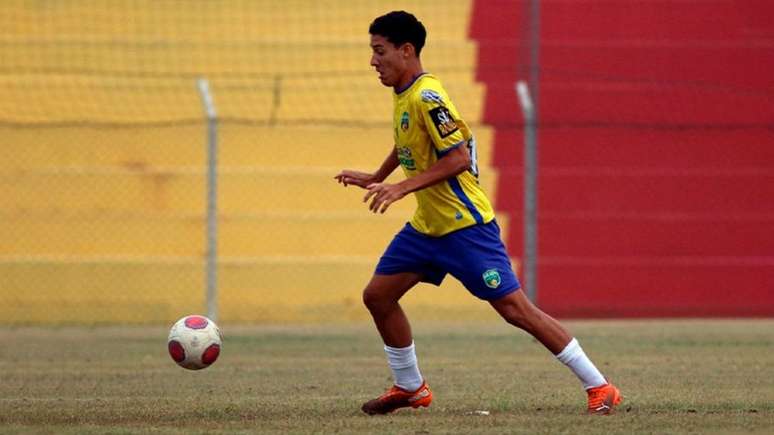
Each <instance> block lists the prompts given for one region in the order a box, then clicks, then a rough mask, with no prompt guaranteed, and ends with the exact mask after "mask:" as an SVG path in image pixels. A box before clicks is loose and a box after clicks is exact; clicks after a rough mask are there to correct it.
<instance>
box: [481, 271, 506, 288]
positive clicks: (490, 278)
mask: <svg viewBox="0 0 774 435" xmlns="http://www.w3.org/2000/svg"><path fill="white" fill-rule="evenodd" d="M481 277H482V278H484V283H485V284H486V286H487V287H489V288H497V287H499V286H500V283H501V282H502V280H501V279H500V274H499V273H497V269H489V270H487V271H486V272H484V273H483V274H482V275H481Z"/></svg>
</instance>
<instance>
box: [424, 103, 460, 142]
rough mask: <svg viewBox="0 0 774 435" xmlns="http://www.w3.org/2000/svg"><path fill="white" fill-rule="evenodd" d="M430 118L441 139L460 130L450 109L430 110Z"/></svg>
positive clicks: (438, 108)
mask: <svg viewBox="0 0 774 435" xmlns="http://www.w3.org/2000/svg"><path fill="white" fill-rule="evenodd" d="M430 118H431V119H432V120H433V124H435V128H436V130H438V134H439V135H440V136H441V139H443V138H445V137H446V136H448V135H450V134H452V133H454V132H455V131H457V130H459V127H457V121H455V120H454V118H452V116H451V113H449V109H447V108H446V107H443V106H439V107H436V108H435V109H432V110H430Z"/></svg>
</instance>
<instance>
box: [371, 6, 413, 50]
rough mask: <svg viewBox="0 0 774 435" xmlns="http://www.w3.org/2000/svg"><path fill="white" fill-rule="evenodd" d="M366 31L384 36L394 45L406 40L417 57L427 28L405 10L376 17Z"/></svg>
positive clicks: (398, 45) (401, 43)
mask: <svg viewBox="0 0 774 435" xmlns="http://www.w3.org/2000/svg"><path fill="white" fill-rule="evenodd" d="M368 33H370V34H372V35H381V36H384V37H385V38H387V40H388V41H390V42H391V43H392V45H394V46H395V47H400V46H401V45H403V44H405V43H406V42H408V43H410V44H411V45H413V46H414V51H415V52H416V53H417V57H419V53H420V52H421V51H422V47H424V46H425V38H426V37H427V30H425V26H423V25H422V22H421V21H419V20H417V17H415V16H414V15H412V14H410V13H408V12H406V11H392V12H390V13H387V14H384V15H382V16H381V17H377V18H376V19H375V20H374V22H373V23H371V26H370V27H369V28H368Z"/></svg>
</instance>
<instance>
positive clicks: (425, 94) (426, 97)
mask: <svg viewBox="0 0 774 435" xmlns="http://www.w3.org/2000/svg"><path fill="white" fill-rule="evenodd" d="M421 95H422V101H424V102H425V103H436V104H440V105H441V106H444V105H445V104H444V103H443V97H442V96H441V94H439V93H438V92H436V91H434V90H432V89H422V93H421Z"/></svg>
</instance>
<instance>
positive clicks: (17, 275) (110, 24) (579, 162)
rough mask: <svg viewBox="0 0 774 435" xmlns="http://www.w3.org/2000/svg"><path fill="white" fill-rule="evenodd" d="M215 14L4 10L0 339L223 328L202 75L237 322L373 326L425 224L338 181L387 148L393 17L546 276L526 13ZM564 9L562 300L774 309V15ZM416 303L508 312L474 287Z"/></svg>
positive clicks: (543, 88)
mask: <svg viewBox="0 0 774 435" xmlns="http://www.w3.org/2000/svg"><path fill="white" fill-rule="evenodd" d="M193 3H195V2H193ZM193 3H188V2H175V1H156V0H137V1H133V2H104V1H100V0H73V1H68V2H35V1H30V0H7V1H5V2H3V4H2V6H0V58H2V59H3V62H2V65H0V95H2V97H1V98H0V137H2V138H3V144H4V147H3V158H2V159H0V279H1V280H2V281H0V319H2V320H0V322H4V323H11V324H23V323H116V322H121V323H160V322H161V323H163V322H171V321H173V320H175V319H176V318H178V317H180V315H182V314H185V313H190V312H201V311H202V310H203V309H204V295H205V260H204V259H205V255H206V251H207V247H206V235H205V232H206V225H205V212H206V206H207V204H206V175H207V153H206V151H207V125H206V122H205V120H204V111H203V108H202V103H201V96H200V95H199V93H198V91H197V86H196V82H197V80H198V79H199V78H202V77H204V78H206V79H207V80H208V81H209V83H210V86H211V89H212V92H213V97H214V101H215V105H216V108H217V111H218V118H219V124H218V174H219V177H218V209H219V229H218V232H219V244H218V255H219V258H220V262H219V268H218V282H219V290H220V294H219V307H220V317H221V319H222V320H224V321H228V322H231V321H233V322H318V321H349V320H353V319H356V320H364V319H366V317H367V313H366V312H365V310H364V309H363V308H362V306H361V303H360V290H361V288H362V287H363V285H364V284H365V283H366V281H367V279H368V277H369V276H370V274H371V272H372V270H373V266H374V263H375V261H376V260H377V258H378V256H379V254H380V253H381V251H382V249H383V248H384V246H385V245H386V243H387V242H388V241H389V240H390V238H391V237H392V235H393V234H394V233H395V231H397V230H398V229H399V228H400V227H401V226H402V225H403V223H404V222H405V221H406V220H407V219H408V218H409V217H410V214H411V212H412V210H413V207H414V203H413V200H412V199H408V198H407V199H406V200H404V201H402V202H400V203H397V204H395V205H394V206H393V207H392V209H391V210H390V212H388V213H387V214H386V215H383V216H374V215H372V214H371V213H369V212H368V211H367V209H366V207H365V206H364V204H362V202H361V198H362V195H363V192H362V191H360V190H355V189H353V188H349V189H344V188H342V187H340V186H338V185H337V184H336V183H335V181H334V180H333V176H334V175H335V174H336V173H337V172H338V171H339V170H340V169H342V168H354V169H362V170H372V169H374V168H376V167H377V166H378V165H379V164H380V163H381V161H382V160H383V158H384V157H385V155H386V154H387V152H388V151H389V146H390V144H391V140H392V139H391V127H390V116H391V97H390V91H389V90H388V89H385V88H383V87H382V86H381V85H379V83H378V81H377V79H376V77H375V75H374V73H373V72H372V71H371V70H370V68H369V66H368V60H369V57H370V50H369V48H368V35H367V32H366V30H367V26H368V24H369V23H370V21H371V20H372V19H373V18H374V17H375V16H377V15H379V14H381V13H384V12H386V11H388V10H392V9H407V10H411V11H412V12H414V13H416V14H417V16H419V17H420V19H422V21H423V22H425V24H426V25H427V27H428V28H429V32H430V33H429V34H430V37H429V39H428V45H427V48H426V50H425V52H424V53H423V56H422V57H423V62H424V66H425V67H426V69H427V70H429V71H431V72H434V73H436V74H437V75H438V76H440V77H441V78H442V80H443V81H444V83H445V84H446V86H447V88H448V90H449V93H450V94H451V96H452V98H454V100H455V102H456V104H457V106H458V107H459V108H460V110H461V111H462V114H463V116H465V118H466V120H468V121H469V122H470V123H471V124H473V126H474V130H475V132H476V135H477V139H478V143H479V148H480V149H479V159H480V160H479V163H480V165H481V167H482V170H481V172H482V174H483V175H482V183H483V184H484V186H485V189H486V190H487V192H488V193H489V194H490V196H491V197H492V198H494V199H495V202H496V208H497V209H498V216H499V221H500V224H501V226H503V227H504V230H505V233H506V234H505V237H506V240H507V244H508V247H509V249H510V251H511V255H512V256H513V257H516V258H517V257H519V256H520V255H521V249H522V232H521V223H522V222H521V210H522V194H521V187H522V179H521V177H522V171H521V165H522V155H521V143H522V134H523V129H522V127H523V126H522V124H521V121H520V120H521V113H519V109H518V104H517V102H516V96H515V93H514V91H513V84H514V82H515V81H516V80H517V79H520V78H524V76H525V72H526V62H527V59H528V57H527V47H526V45H525V44H526V35H527V33H528V30H529V29H528V27H527V26H528V17H527V14H526V11H527V8H526V6H527V4H528V3H527V2H524V1H518V0H470V1H467V0H465V1H453V2H451V3H450V2H448V1H444V2H441V1H440V0H424V1H411V2H409V1H378V0H362V1H358V2H343V1H342V2H330V4H329V3H328V2H326V3H325V4H321V3H320V2H317V1H313V0H291V1H288V2H283V3H282V6H279V3H278V2H271V1H247V0H237V1H230V2H205V3H200V4H199V3H197V7H191V4H193ZM540 3H541V38H542V41H541V46H540V48H541V50H540V56H541V57H540V59H541V70H540V74H541V81H540V88H539V94H540V116H541V129H540V136H539V139H540V161H541V168H540V170H541V175H540V179H539V194H540V222H539V226H540V255H541V256H540V269H539V284H540V288H539V296H538V303H539V304H540V305H541V306H542V307H544V308H545V309H546V310H547V311H549V312H550V313H552V314H555V315H558V316H563V317H570V316H574V317H618V316H665V315H666V316H672V315H674V316H750V315H752V316H770V315H774V298H772V296H771V295H772V294H773V293H772V291H771V283H772V282H774V257H772V253H774V232H772V231H771V228H773V227H774V201H772V198H774V133H773V132H774V124H772V120H774V105H773V104H772V103H771V101H772V95H774V75H772V74H771V71H772V70H774V42H773V41H774V30H772V27H771V23H772V22H774V3H771V2H769V1H767V0H747V1H745V2H735V1H731V0H713V1H695V2H684V1H669V0H667V1H660V2H653V1H641V0H635V1H616V0H594V1H565V0H544V1H542V2H540ZM399 177H400V174H397V175H396V178H393V179H397V178H399ZM509 229H510V230H509ZM514 263H515V264H516V265H517V266H518V261H515V262H514ZM407 307H408V310H409V311H412V310H416V311H417V312H419V311H421V312H422V317H423V318H433V317H441V318H445V319H459V318H463V317H465V318H469V319H471V318H489V319H491V318H493V316H494V315H493V313H492V312H491V310H488V309H487V308H486V306H485V304H477V303H475V302H474V301H473V299H472V298H471V297H470V296H469V295H468V294H467V293H466V292H465V291H464V289H462V288H461V287H460V286H459V284H457V283H456V282H455V281H454V280H447V282H446V283H444V286H443V288H442V289H441V290H436V289H432V288H430V287H424V286H423V288H422V289H421V290H419V291H417V292H412V293H411V294H410V295H409V296H408V300H407ZM431 307H432V308H431Z"/></svg>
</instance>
